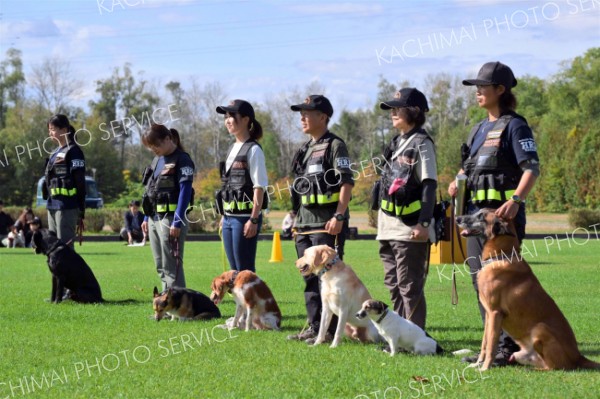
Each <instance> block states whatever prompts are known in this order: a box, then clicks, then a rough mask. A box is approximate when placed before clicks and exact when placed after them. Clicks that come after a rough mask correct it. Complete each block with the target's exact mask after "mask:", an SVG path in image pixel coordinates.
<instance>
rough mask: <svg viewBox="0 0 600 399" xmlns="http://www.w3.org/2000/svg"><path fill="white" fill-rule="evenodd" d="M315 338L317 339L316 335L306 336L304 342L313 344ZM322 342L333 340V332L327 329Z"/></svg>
mask: <svg viewBox="0 0 600 399" xmlns="http://www.w3.org/2000/svg"><path fill="white" fill-rule="evenodd" d="M316 340H317V337H316V335H315V337H313V338H308V339H306V340H304V342H306V343H307V344H308V345H314V343H315V341H316ZM323 342H324V343H329V342H333V334H332V333H330V332H329V331H327V333H326V334H325V341H323Z"/></svg>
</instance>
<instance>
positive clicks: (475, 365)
mask: <svg viewBox="0 0 600 399" xmlns="http://www.w3.org/2000/svg"><path fill="white" fill-rule="evenodd" d="M482 365H483V362H475V363H471V364H469V365H468V366H467V367H468V368H472V369H474V368H481V366H482Z"/></svg>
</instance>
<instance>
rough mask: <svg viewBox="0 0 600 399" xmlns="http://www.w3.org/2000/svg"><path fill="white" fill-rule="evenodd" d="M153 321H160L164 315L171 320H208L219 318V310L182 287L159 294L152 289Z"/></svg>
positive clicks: (198, 293)
mask: <svg viewBox="0 0 600 399" xmlns="http://www.w3.org/2000/svg"><path fill="white" fill-rule="evenodd" d="M152 306H153V308H154V319H155V320H156V321H161V320H162V319H163V318H164V317H165V315H167V314H168V315H169V316H171V320H175V319H178V320H181V321H186V320H209V319H213V318H217V317H221V312H220V311H219V308H217V307H216V306H215V304H214V303H213V302H212V301H211V300H210V298H209V297H207V296H206V295H204V294H203V293H201V292H198V291H194V290H190V289H188V288H182V287H172V288H169V289H168V290H166V291H164V292H162V293H159V292H158V288H156V287H154V300H153V301H152Z"/></svg>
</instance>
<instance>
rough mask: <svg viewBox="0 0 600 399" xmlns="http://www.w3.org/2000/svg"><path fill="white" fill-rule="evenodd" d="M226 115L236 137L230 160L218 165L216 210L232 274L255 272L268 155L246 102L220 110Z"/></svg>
mask: <svg viewBox="0 0 600 399" xmlns="http://www.w3.org/2000/svg"><path fill="white" fill-rule="evenodd" d="M217 112H218V113H219V114H222V115H224V118H225V119H224V120H225V127H226V128H227V131H228V132H229V134H231V135H232V136H233V137H235V142H234V143H233V144H231V146H230V147H229V149H228V150H227V158H225V161H222V162H221V163H220V164H219V170H220V172H221V182H222V186H221V189H220V190H218V191H217V195H216V197H217V198H216V199H217V208H218V210H219V213H221V214H222V215H223V217H222V218H221V221H220V227H221V228H222V232H223V244H224V246H225V253H226V254H227V259H228V260H229V267H230V268H231V270H237V271H242V270H250V271H252V272H255V271H256V267H255V261H256V245H257V243H258V234H259V233H260V229H261V227H262V221H263V216H262V209H266V208H267V205H268V198H267V195H266V187H267V186H268V184H269V182H268V180H267V167H266V164H265V155H264V153H263V151H262V147H261V146H260V144H258V140H260V138H261V137H262V135H263V131H262V127H261V125H260V123H258V121H257V120H256V118H255V115H254V108H252V105H250V103H249V102H247V101H244V100H234V101H232V102H231V103H230V104H229V105H226V106H225V105H222V106H219V107H217Z"/></svg>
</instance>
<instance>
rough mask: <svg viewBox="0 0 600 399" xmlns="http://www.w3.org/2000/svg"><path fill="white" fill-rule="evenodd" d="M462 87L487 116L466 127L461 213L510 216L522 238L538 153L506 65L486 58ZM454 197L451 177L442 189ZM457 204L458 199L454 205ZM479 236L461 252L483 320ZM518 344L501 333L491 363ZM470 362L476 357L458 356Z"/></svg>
mask: <svg viewBox="0 0 600 399" xmlns="http://www.w3.org/2000/svg"><path fill="white" fill-rule="evenodd" d="M463 84H464V85H465V86H476V87H477V91H476V96H477V103H478V104H479V106H480V107H481V108H484V109H485V110H486V111H487V113H488V116H487V118H486V119H484V120H483V121H481V122H479V123H478V124H477V125H475V126H474V127H473V129H471V133H470V134H469V137H468V139H467V143H465V144H463V146H462V149H461V150H462V160H463V161H462V166H463V167H462V169H461V170H460V171H459V174H464V175H466V176H467V189H466V198H468V201H467V203H466V212H467V213H469V214H473V213H476V212H477V211H478V210H479V209H481V208H493V209H496V215H498V216H499V217H503V218H505V219H513V220H514V224H515V228H516V230H517V237H518V238H519V240H520V241H522V240H523V238H524V237H525V198H527V195H528V194H529V192H530V191H531V189H532V188H533V185H534V184H535V181H536V179H537V176H539V170H540V169H539V158H538V154H537V147H536V144H535V140H534V139H533V133H532V131H531V129H530V128H529V126H528V125H527V121H526V120H525V118H523V117H522V116H521V115H519V114H517V113H516V112H515V108H516V106H517V100H516V98H515V96H514V94H513V93H512V91H511V89H512V88H513V87H515V86H516V85H517V80H516V79H515V77H514V75H513V72H512V70H511V69H510V68H509V67H508V66H506V65H504V64H502V63H500V62H488V63H486V64H484V65H483V66H482V67H481V69H480V70H479V74H478V75H477V78H476V79H468V80H464V81H463ZM448 193H449V194H450V195H451V196H453V197H454V196H456V194H457V188H456V182H452V183H451V184H450V187H449V188H448ZM457 206H460V207H462V206H463V205H462V204H457ZM483 244H484V240H483V239H482V238H479V237H469V238H468V239H467V256H468V259H467V261H468V263H469V267H470V269H471V276H472V279H473V287H474V288H475V292H476V293H477V301H478V303H479V311H480V313H481V317H482V319H484V320H485V310H484V308H483V306H482V305H481V302H480V301H479V292H478V290H477V273H478V272H479V270H481V261H480V256H481V253H482V250H483ZM518 349H519V347H518V346H517V345H516V344H515V343H514V342H513V340H512V339H511V338H510V337H509V336H507V335H506V334H505V333H504V332H503V333H502V336H501V337H500V345H499V353H498V355H497V356H496V361H495V364H496V365H504V364H506V363H507V360H508V359H509V358H510V355H511V354H512V353H513V352H515V351H516V350H518ZM463 360H465V361H469V362H474V361H476V360H477V356H473V357H468V358H465V359H463Z"/></svg>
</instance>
